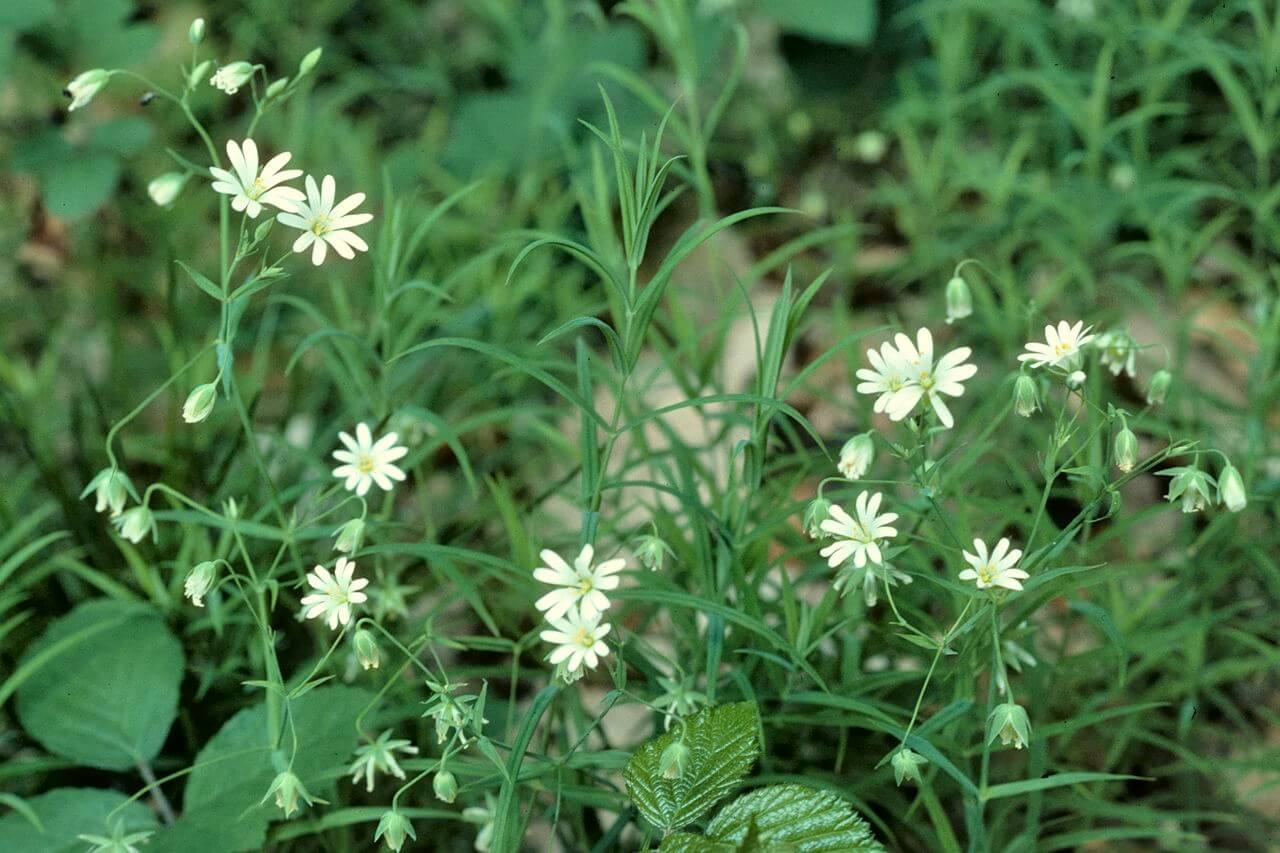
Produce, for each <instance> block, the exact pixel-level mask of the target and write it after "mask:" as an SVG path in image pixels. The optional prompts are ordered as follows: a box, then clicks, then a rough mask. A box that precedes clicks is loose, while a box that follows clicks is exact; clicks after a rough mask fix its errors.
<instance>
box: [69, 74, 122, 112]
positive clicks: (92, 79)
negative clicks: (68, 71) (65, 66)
mask: <svg viewBox="0 0 1280 853" xmlns="http://www.w3.org/2000/svg"><path fill="white" fill-rule="evenodd" d="M110 79H111V73H110V72H109V71H107V70H106V69H103V68H93V69H90V70H88V71H85V72H84V73H83V74H79V75H77V76H76V78H75V79H74V80H72V81H71V82H70V83H68V84H67V87H66V88H65V89H63V90H62V94H64V95H66V96H67V97H68V98H70V99H71V103H70V104H69V105H68V106H67V112H71V111H72V110H78V109H80V108H81V107H83V106H85V105H86V104H88V103H89V102H90V101H92V100H93V96H94V95H96V94H98V93H99V92H101V91H102V87H103V86H105V85H107V81H108V80H110Z"/></svg>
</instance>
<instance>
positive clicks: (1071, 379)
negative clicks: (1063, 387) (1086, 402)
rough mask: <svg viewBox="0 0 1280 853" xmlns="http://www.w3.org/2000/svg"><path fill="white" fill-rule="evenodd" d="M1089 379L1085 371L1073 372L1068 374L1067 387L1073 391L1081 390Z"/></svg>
mask: <svg viewBox="0 0 1280 853" xmlns="http://www.w3.org/2000/svg"><path fill="white" fill-rule="evenodd" d="M1088 378H1089V377H1088V376H1087V375H1086V374H1085V372H1084V371H1083V370H1073V371H1071V372H1070V373H1068V374H1067V387H1068V388H1070V389H1071V390H1072V391H1076V390H1079V389H1080V388H1081V387H1083V386H1084V381H1085V380H1086V379H1088Z"/></svg>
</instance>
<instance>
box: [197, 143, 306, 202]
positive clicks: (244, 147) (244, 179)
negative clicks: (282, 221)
mask: <svg viewBox="0 0 1280 853" xmlns="http://www.w3.org/2000/svg"><path fill="white" fill-rule="evenodd" d="M292 156H293V155H292V154H290V153H289V152H288V151H282V152H281V153H279V154H277V155H276V156H274V157H272V158H271V159H270V160H268V161H267V164H266V165H265V166H263V167H262V170H261V171H259V170H258V145H257V143H255V142H254V141H253V140H252V139H246V140H245V141H244V142H242V143H240V144H239V145H237V144H236V142H235V140H234V139H228V140H227V159H228V160H229V161H230V162H231V168H232V169H234V170H235V171H234V172H231V171H228V170H226V169H220V168H218V167H217V166H211V167H210V168H209V173H210V174H212V175H213V177H214V178H215V180H214V182H213V189H214V191H215V192H219V193H222V194H223V195H229V196H231V206H232V208H234V209H235V210H236V211H243V212H244V213H245V214H247V215H248V217H249V218H250V219H257V218H258V214H259V213H261V212H262V206H263V205H264V204H269V205H271V206H272V207H278V208H280V209H281V210H293V209H294V207H296V206H297V205H298V204H299V203H301V202H302V200H303V195H302V192H301V191H299V190H297V189H295V188H293V187H285V186H280V184H282V183H283V182H285V181H292V180H293V179H294V178H296V177H299V176H300V175H301V174H302V170H301V169H286V168H284V166H285V164H286V163H288V162H289V158H290V157H292Z"/></svg>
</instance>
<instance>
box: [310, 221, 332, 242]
mask: <svg viewBox="0 0 1280 853" xmlns="http://www.w3.org/2000/svg"><path fill="white" fill-rule="evenodd" d="M328 230H329V217H327V216H317V217H316V218H315V219H313V220H312V221H311V233H312V234H314V235H316V236H317V237H319V236H320V235H322V234H324V233H326V232H327V231H328Z"/></svg>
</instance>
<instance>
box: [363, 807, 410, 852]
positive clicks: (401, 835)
mask: <svg viewBox="0 0 1280 853" xmlns="http://www.w3.org/2000/svg"><path fill="white" fill-rule="evenodd" d="M405 838H412V839H413V840H414V841H417V840H418V834H417V833H416V832H414V831H413V824H412V823H410V822H409V819H408V818H407V817H405V816H404V815H402V814H400V812H398V811H396V810H395V809H390V810H388V811H385V812H383V813H382V819H381V820H380V821H378V828H377V830H376V831H375V832H374V833H373V842H374V843H375V844H377V843H378V839H382V840H384V841H386V842H387V847H389V848H390V849H392V850H395V851H397V853H399V850H400V848H401V847H403V846H404V840H405Z"/></svg>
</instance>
